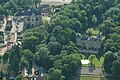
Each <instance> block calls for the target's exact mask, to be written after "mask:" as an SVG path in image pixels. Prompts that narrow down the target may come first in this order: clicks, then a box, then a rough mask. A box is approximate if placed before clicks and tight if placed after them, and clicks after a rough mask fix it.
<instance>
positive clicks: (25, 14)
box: [15, 9, 42, 26]
mask: <svg viewBox="0 0 120 80" xmlns="http://www.w3.org/2000/svg"><path fill="white" fill-rule="evenodd" d="M15 16H16V19H17V20H18V21H19V20H21V21H23V22H24V25H25V26H39V25H41V23H42V16H41V10H39V9H28V10H24V11H18V12H17V13H16V15H15Z"/></svg>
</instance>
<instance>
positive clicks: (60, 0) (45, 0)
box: [41, 0, 72, 5]
mask: <svg viewBox="0 0 120 80" xmlns="http://www.w3.org/2000/svg"><path fill="white" fill-rule="evenodd" d="M71 1H72V0H42V1H41V5H64V4H69V3H70V2H71Z"/></svg>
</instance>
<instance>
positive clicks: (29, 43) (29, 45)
mask: <svg viewBox="0 0 120 80" xmlns="http://www.w3.org/2000/svg"><path fill="white" fill-rule="evenodd" d="M37 39H38V38H37V37H36V36H31V37H26V38H24V39H23V41H22V48H23V49H29V50H31V51H32V52H35V50H36V49H35V46H36V44H37V43H36V42H37Z"/></svg>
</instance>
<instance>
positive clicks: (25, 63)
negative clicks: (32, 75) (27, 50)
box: [19, 57, 29, 69]
mask: <svg viewBox="0 0 120 80" xmlns="http://www.w3.org/2000/svg"><path fill="white" fill-rule="evenodd" d="M19 66H20V69H23V68H29V62H28V61H27V60H25V58H23V57H22V58H21V60H20V63H19Z"/></svg>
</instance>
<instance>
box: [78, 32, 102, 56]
mask: <svg viewBox="0 0 120 80" xmlns="http://www.w3.org/2000/svg"><path fill="white" fill-rule="evenodd" d="M76 44H77V46H78V50H79V52H82V53H95V54H98V53H100V52H101V48H102V36H101V35H100V34H98V35H97V36H96V38H84V37H82V35H81V34H80V33H77V34H76Z"/></svg>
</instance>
